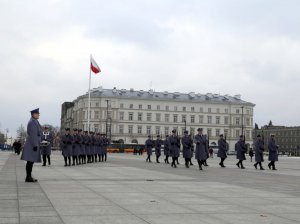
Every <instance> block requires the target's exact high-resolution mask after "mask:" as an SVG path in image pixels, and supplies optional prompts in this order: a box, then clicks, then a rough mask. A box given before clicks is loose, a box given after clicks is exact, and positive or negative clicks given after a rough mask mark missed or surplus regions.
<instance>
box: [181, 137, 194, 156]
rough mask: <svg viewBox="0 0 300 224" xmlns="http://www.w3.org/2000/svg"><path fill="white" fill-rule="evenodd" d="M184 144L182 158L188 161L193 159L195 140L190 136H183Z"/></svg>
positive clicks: (182, 142) (182, 141)
mask: <svg viewBox="0 0 300 224" xmlns="http://www.w3.org/2000/svg"><path fill="white" fill-rule="evenodd" d="M181 144H182V156H183V158H186V159H191V158H192V157H193V152H192V146H193V140H192V138H191V137H190V136H188V135H187V136H183V137H182V138H181Z"/></svg>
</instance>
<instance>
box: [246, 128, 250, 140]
mask: <svg viewBox="0 0 300 224" xmlns="http://www.w3.org/2000/svg"><path fill="white" fill-rule="evenodd" d="M246 138H247V139H249V138H250V131H249V130H246Z"/></svg>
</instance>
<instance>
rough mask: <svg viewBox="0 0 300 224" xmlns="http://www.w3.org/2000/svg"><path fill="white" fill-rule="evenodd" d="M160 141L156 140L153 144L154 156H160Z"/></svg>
mask: <svg viewBox="0 0 300 224" xmlns="http://www.w3.org/2000/svg"><path fill="white" fill-rule="evenodd" d="M162 143H163V142H162V140H161V139H156V140H155V142H154V144H155V155H156V156H161V145H162Z"/></svg>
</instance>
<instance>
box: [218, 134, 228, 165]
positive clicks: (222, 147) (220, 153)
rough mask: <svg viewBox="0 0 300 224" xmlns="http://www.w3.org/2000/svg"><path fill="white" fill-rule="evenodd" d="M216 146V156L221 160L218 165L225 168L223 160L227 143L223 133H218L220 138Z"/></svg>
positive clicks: (225, 155) (225, 156)
mask: <svg viewBox="0 0 300 224" xmlns="http://www.w3.org/2000/svg"><path fill="white" fill-rule="evenodd" d="M218 148H219V150H218V157H220V158H221V162H220V163H219V165H220V166H221V167H223V168H225V167H226V166H224V161H225V159H226V158H227V144H226V141H225V139H224V135H223V134H221V135H220V139H219V141H218Z"/></svg>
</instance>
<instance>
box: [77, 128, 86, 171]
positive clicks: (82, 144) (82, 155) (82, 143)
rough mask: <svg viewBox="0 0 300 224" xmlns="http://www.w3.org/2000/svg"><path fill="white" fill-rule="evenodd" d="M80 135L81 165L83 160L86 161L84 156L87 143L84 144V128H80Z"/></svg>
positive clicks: (79, 162)
mask: <svg viewBox="0 0 300 224" xmlns="http://www.w3.org/2000/svg"><path fill="white" fill-rule="evenodd" d="M78 135H79V145H80V150H79V157H78V159H79V161H78V164H79V165H81V164H83V161H84V160H83V157H84V154H85V145H84V139H83V135H82V129H79V130H78Z"/></svg>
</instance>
